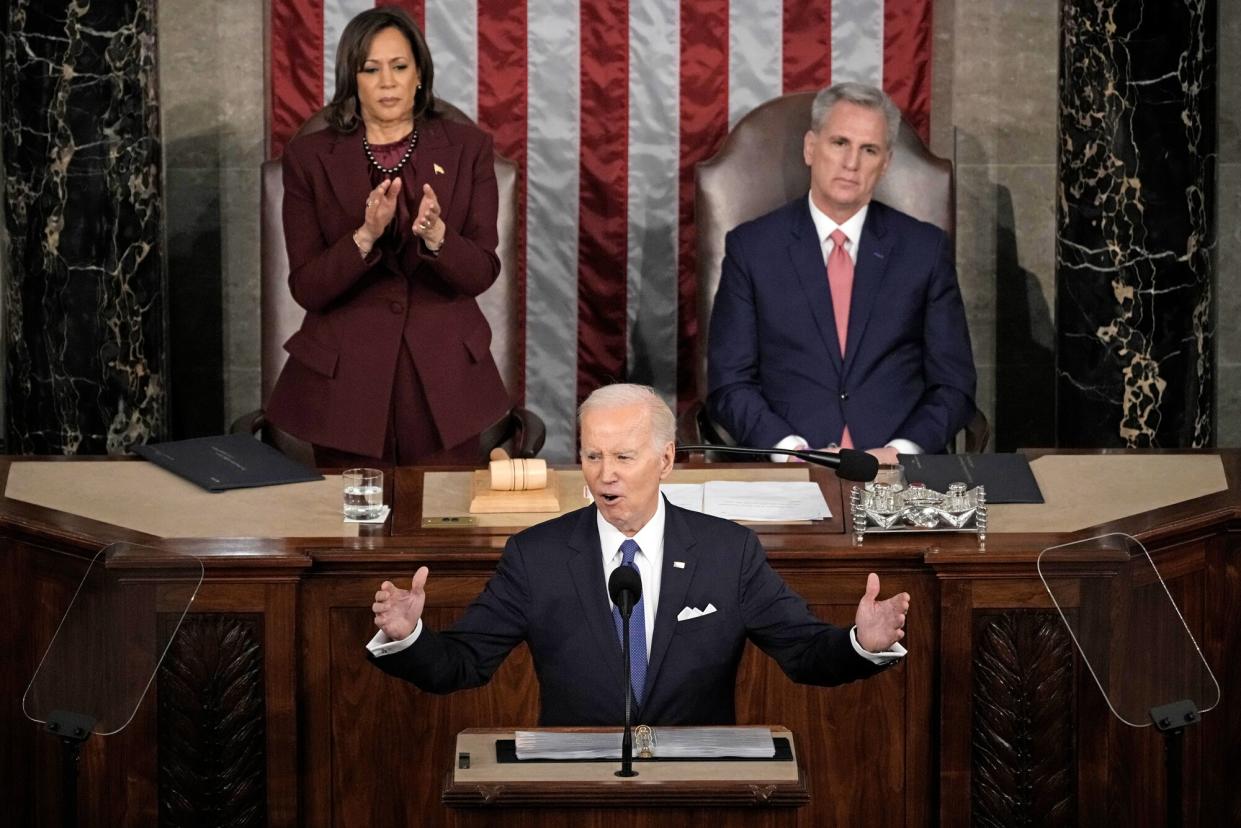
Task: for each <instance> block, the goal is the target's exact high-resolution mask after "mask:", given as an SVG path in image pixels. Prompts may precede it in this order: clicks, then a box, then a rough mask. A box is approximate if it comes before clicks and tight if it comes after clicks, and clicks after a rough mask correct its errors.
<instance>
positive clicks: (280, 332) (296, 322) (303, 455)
mask: <svg viewBox="0 0 1241 828" xmlns="http://www.w3.org/2000/svg"><path fill="white" fill-rule="evenodd" d="M436 109H437V110H438V111H439V112H440V113H441V114H442V115H443V117H445V118H447V119H449V120H454V121H464V122H466V123H473V121H471V120H470V118H469V117H467V116H466V115H465V114H464V113H463V112H461V110H459V109H457V108H456V107H455V106H453V105H451V104H448V103H445V102H444V101H441V100H437V101H436ZM327 125H328V124H327V118H326V117H325V114H324V111H322V110H321V111H319V112H317V113H316V114H314V115H312V116H311V117H310V119H308V120H307V121H306V123H305V124H303V125H302V127H301V129H299V130H298V133H297V134H298V135H302V134H305V133H311V132H317V131H319V130H321V129H326V128H327ZM495 167H496V186H497V189H498V190H499V212H498V216H497V225H498V226H497V228H496V229H497V231H498V233H499V239H500V241H499V245H498V246H497V248H496V255H497V256H498V257H499V259H500V275H499V277H498V278H497V279H496V281H495V284H493V285H492V286H491V287H490V288H488V289H487V290H486V291H485V292H483V293H482V294H481V295H479V296H478V304H479V307H480V308H481V309H482V311H483V315H484V316H486V317H487V323H488V324H489V325H490V326H491V355H492V357H493V358H494V359H495V361H496V367H498V368H499V370H500V377H501V378H502V379H503V380H504V384H505V386H506V387H507V388H508V390H509V393H510V394H512V392H513V390H514V389H516V388H517V387H518V385H519V383H520V381H521V370H522V366H521V363H520V361H519V360H520V356H521V350H520V348H519V344H520V336H521V330H520V328H519V321H520V320H519V315H518V307H517V298H518V295H517V164H516V163H514V162H513V161H510V160H508V159H507V158H504V157H503V156H501V155H498V154H497V155H496V156H495ZM283 204H284V179H283V177H282V174H281V168H280V161H279V160H276V161H265V162H264V163H263V171H262V223H261V228H260V229H261V234H262V235H261V247H262V256H263V261H262V298H261V304H262V310H261V327H262V334H261V337H262V394H263V396H262V400H263V404H264V405H266V403H267V400H268V398H269V397H270V396H271V392H272V389H273V388H274V387H275V385H276V379H277V378H278V377H279V376H280V371H281V369H282V368H284V363H285V360H286V359H287V358H288V353H287V352H286V351H285V350H284V343H285V342H286V341H288V339H289V337H290V336H292V335H293V334H294V333H295V332H296V331H297V329H298V328H300V327H301V324H302V319H303V317H304V316H305V315H306V312H305V310H304V309H303V308H302V307H301V306H300V305H298V304H297V303H296V302H295V301H293V294H292V293H291V292H290V291H289V258H288V252H287V250H286V248H285V240H284V221H283V218H282V215H281V212H282V207H283ZM233 431H248V432H250V433H252V434H257V435H260V436H261V437H262V438H263V439H264V440H265V441H267V442H269V443H271V444H272V445H274V446H276V447H277V448H279V449H280V450H281V451H282V452H284V453H285V454H287V455H289V456H291V457H294V458H296V459H299V460H301V461H302V462H305V463H307V464H309V465H313V464H314V459H313V451H312V450H311V447H310V446H309V444H307V443H305V442H304V441H302V440H299V439H297V438H295V437H293V436H291V435H289V434H286V433H284V432H282V431H280V430H279V429H277V428H275V427H274V426H272V425H271V424H270V423H268V422H267V420H266V418H265V417H264V415H263V412H262V410H259V411H256V412H252V413H250V414H247V415H245V416H243V417H241V418H240V419H238V420H237V422H236V423H234V424H233ZM546 433H547V431H546V427H545V426H544V424H543V421H542V420H541V419H540V418H539V416H538V415H537V414H535V413H533V412H532V411H529V410H527V409H525V408H518V407H515V408H513V409H511V410H510V412H509V414H508V416H506V417H505V418H504V419H502V420H501V421H500V422H499V423H496V424H495V425H494V426H493V427H492V428H490V429H488V430H487V431H486V432H484V433H483V434H482V436H481V437H480V439H479V444H480V445H479V459H480V461H481V460H483V459H485V458H486V455H487V453H488V452H489V451H490V450H491V449H492V448H496V447H501V448H504V449H505V450H506V451H508V453H509V454H510V456H513V457H533V456H535V455H536V454H538V452H539V450H540V449H542V447H543V441H544V438H545V436H546Z"/></svg>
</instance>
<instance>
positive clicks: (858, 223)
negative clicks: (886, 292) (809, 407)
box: [770, 195, 922, 463]
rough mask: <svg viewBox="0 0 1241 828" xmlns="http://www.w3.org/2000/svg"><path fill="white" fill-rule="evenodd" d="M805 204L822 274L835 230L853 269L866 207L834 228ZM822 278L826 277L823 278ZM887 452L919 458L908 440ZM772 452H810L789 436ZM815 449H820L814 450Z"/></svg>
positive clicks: (783, 459)
mask: <svg viewBox="0 0 1241 828" xmlns="http://www.w3.org/2000/svg"><path fill="white" fill-rule="evenodd" d="M806 201H807V202H809V204H810V218H811V219H812V220H813V221H814V231H815V233H817V234H818V239H819V247H820V249H821V251H822V253H823V270H824V273H826V272H827V258H828V257H829V256H831V255H832V251H833V250H835V249H836V242H834V241H832V233H835V232H836V231H837V230H839V231H841V232H842V233H844V234H845V253H847V254H848V255H849V258H850V259H852V260H853V264H854V265H855V266H856V265H857V249H858V243H859V241H860V240H861V238H862V226H863V225H865V224H866V214H867V213H868V212H869V211H870V204H869V203H868V204H863V205H862V209H860V210H858V211H857V212H856V213H854V214H853V215H852V216H850V217H849V218H847V219H845V221H844V223H843V224H837V223H836V222H835V221H833V220H832V219H831V218H830V217H829V216H828V215H827V213H825V212H823V211H822V210H820V209H819V208H818V207H817V206H816V205H815V203H814V199H813V198H811V197H810V196H809V195H807V196H806ZM824 278H826V276H825V277H824ZM887 446H888V447H889V448H894V449H896V451H897V453H899V454H921V453H922V447H921V446H919V445H918V444H917V443H915V442H914V441H912V440H905V439H902V438H899V437H895V438H893V439H892V440H890V441H888V444H887ZM775 448H778V449H796V450H799V451H800V450H804V449H808V448H811V446H810V444H809V443H807V442H806V439H805V438H804V437H802V436H801V435H799V434H790V435H789V436H787V437H785V438H784V439H783V440H781V441H780V442H778V443H776V445H775ZM816 448H823V446H817V447H816ZM770 456H771V459H772V461H773V462H776V463H787V462H788V461H789V456H788V455H787V454H772V455H770Z"/></svg>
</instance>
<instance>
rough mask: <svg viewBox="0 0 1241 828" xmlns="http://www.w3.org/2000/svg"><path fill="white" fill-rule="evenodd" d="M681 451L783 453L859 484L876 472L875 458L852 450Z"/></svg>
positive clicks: (682, 448)
mask: <svg viewBox="0 0 1241 828" xmlns="http://www.w3.org/2000/svg"><path fill="white" fill-rule="evenodd" d="M683 451H718V452H720V453H721V454H742V455H747V456H751V457H755V456H757V457H767V456H768V455H771V454H787V455H788V456H790V457H796V458H797V459H799V460H805V461H806V462H807V463H815V464H817V465H820V466H827V467H828V468H829V469H834V470H835V472H836V476H837V477H839V478H840V479H841V480H854V481H857V482H859V483H868V482H870V481H871V480H874V479H875V475H876V474H878V473H879V460H878V458H876V457H875V456H874V455H873V454H867V453H866V452H864V451H858V450H856V449H847V448H842V449H840V450H839V451H815V450H813V449H779V448H761V449H760V448H742V447H741V446H677V453H678V454H679V453H681V452H683Z"/></svg>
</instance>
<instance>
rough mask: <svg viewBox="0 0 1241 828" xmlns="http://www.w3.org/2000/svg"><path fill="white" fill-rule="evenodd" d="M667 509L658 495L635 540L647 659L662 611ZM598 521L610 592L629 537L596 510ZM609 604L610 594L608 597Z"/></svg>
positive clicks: (635, 559) (606, 584) (604, 573)
mask: <svg viewBox="0 0 1241 828" xmlns="http://www.w3.org/2000/svg"><path fill="white" fill-rule="evenodd" d="M667 514H668V513H667V511H666V510H665V508H664V497H663V495H660V496H659V504H658V505H657V506H656V507H655V514H654V515H653V516H652V517H651V519H650V520H648V521H647V522H646V525H645V526H643V527H642V528H641V529H639V530H638V532H637V534H635V535H634V536H633V540H634V542H635V543H637V544H638V549H639V550H640V551H639V552H638V554H636V555H634V556H633V563H634V566H636V567H637V568H638V574H639V575H641V576H642V600H643V601H644V602H645V603H643V604H642V620H643V621H644V622H645V623H646V660H647V662H648V663H649V662H650V660H651V642H652V641H653V640H654V638H655V613H657V612H658V611H659V584H660V582H661V581H663V572H664V520H665V518H666V517H667ZM595 521H596V523H597V524H598V527H599V548H600V549H601V550H603V589H604V594H605V595H607V594H608V593H607V588H608V579H609V578H611V577H612V573H613V572H615V571H616V568H617V567H618V566H620V565H621V560H622V558H623V556H622V555H621V551H620V547H621V544H622V543H624V542H625V541H626V540H629V539H628V538H626V537H625V535H624V533H622V532H621V530H619V529H617V528H616V527H615V526H613V525H612V524H610V523H608V522H607V521H606V520H604V519H603V513H602V512H599V511H598V510H596V511H595ZM608 604H609V605H610V606H616V605H615V604H613V603H612V600H611V597H609V598H608Z"/></svg>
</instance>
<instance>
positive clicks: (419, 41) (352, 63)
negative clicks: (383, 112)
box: [326, 6, 437, 132]
mask: <svg viewBox="0 0 1241 828" xmlns="http://www.w3.org/2000/svg"><path fill="white" fill-rule="evenodd" d="M384 29H396V30H397V31H398V32H400V33H401V34H403V35H405V39H406V40H408V41H409V47H410V51H411V52H413V55H414V65H415V66H416V67H418V78H419V80H420V81H421V82H422V88H420V89H419V90H418V91H416V92H415V93H414V113H413V114H414V120H417V119H419V118H433V117H435V115H436V114H437V113H436V112H435V95H434V94H433V92H432V91H431V90H432V81H434V80H435V68H434V66H433V65H432V64H431V50H430V48H428V47H427V40H426V38H425V37H423V36H422V30H421V29H419V28H418V24H417V23H415V22H414V20H413V18H412V17H410V16H409V13H408V12H406V11H405V10H404V9H401V8H397V7H395V6H379V7H378V8H374V9H367V10H366V11H364V12H362V13H361V14H358V15H357V16H356V17H354V18H353V19H352V20H350V21H349V22H348V23H347V24H346V25H345V30H344V31H343V32H341V33H340V45H338V46H337V47H336V92H335V94H333V95H332V101H331V103H329V104H328V105H327V113H326V114H327V122H328V123H329V124H331V125H332V126H333V127H334V128H335V129H337V130H339V131H341V132H353V131H354V130H355V129H357V126H358V123H359V122H361V120H362V119H361V112H360V109H359V107H358V73H359V72H361V71H362V66H363V65H364V64H365V63H366V56H367V54H369V53H370V50H371V41H372V40H374V39H375V35H377V34H379V33H380V32H382V31H383V30H384Z"/></svg>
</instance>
